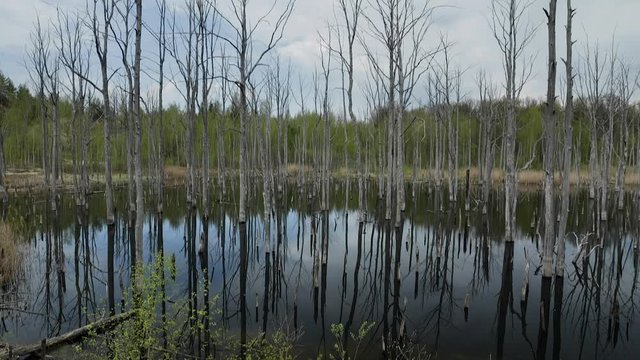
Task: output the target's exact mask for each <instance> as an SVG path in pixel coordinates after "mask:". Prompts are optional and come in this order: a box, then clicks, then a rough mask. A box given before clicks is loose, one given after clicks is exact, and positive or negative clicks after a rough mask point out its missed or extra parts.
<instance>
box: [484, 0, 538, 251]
mask: <svg viewBox="0 0 640 360" xmlns="http://www.w3.org/2000/svg"><path fill="white" fill-rule="evenodd" d="M531 4H532V3H523V2H520V1H518V0H492V2H491V14H492V18H491V23H490V24H491V28H492V31H493V36H494V38H495V39H496V42H497V43H498V47H499V48H500V52H501V53H502V55H503V57H502V61H503V64H502V65H503V68H504V74H505V88H506V106H507V109H506V117H505V133H504V139H503V142H504V147H503V149H504V153H505V156H504V158H505V171H506V174H505V183H504V190H505V208H504V209H505V211H504V214H505V240H506V241H509V242H510V241H513V240H514V239H513V238H514V234H515V210H516V204H517V201H518V195H517V180H518V179H517V177H518V174H517V169H516V105H517V103H518V99H519V97H520V93H521V92H522V88H523V87H524V84H525V83H526V82H527V80H528V79H529V77H530V75H531V66H532V64H531V62H527V59H526V58H525V49H526V47H527V45H528V44H529V43H530V42H531V40H532V38H533V34H534V32H535V29H534V28H532V27H531V26H529V25H528V24H527V23H525V16H526V11H527V10H528V8H529V7H530V6H531Z"/></svg>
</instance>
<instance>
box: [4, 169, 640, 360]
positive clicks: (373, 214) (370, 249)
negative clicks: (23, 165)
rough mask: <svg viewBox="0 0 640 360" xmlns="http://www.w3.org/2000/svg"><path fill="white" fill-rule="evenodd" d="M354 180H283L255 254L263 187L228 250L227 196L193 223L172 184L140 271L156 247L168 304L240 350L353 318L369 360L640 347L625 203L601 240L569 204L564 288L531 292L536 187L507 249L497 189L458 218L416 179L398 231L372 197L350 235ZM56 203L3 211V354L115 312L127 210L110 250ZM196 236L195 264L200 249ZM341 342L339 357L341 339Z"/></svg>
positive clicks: (600, 353) (459, 210)
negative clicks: (200, 315)
mask: <svg viewBox="0 0 640 360" xmlns="http://www.w3.org/2000/svg"><path fill="white" fill-rule="evenodd" d="M356 185H357V184H356V183H355V182H353V183H351V185H350V189H351V190H350V193H349V194H348V195H347V193H346V185H345V182H344V181H342V182H334V183H332V193H331V196H330V202H331V209H330V210H329V211H328V212H321V211H318V207H317V204H318V201H317V199H316V200H314V199H311V198H310V197H309V196H307V195H306V194H307V191H306V190H305V191H300V190H301V189H298V188H297V186H291V187H290V188H288V189H286V190H285V193H284V194H281V195H278V197H277V199H276V201H275V203H276V209H274V215H273V217H272V220H273V221H272V223H271V241H270V249H269V250H270V252H269V255H268V257H267V255H266V254H265V242H264V232H263V228H264V221H263V209H262V205H261V204H262V192H261V190H259V189H258V190H256V191H254V192H252V195H251V198H252V201H251V202H250V209H249V211H248V220H247V223H246V227H247V244H248V246H247V248H246V249H243V248H242V247H241V246H240V236H239V228H238V224H237V221H236V213H237V205H236V201H234V200H233V199H235V198H236V197H235V196H231V195H229V196H227V198H228V199H227V201H224V202H222V203H216V204H215V205H213V206H212V207H211V211H210V219H209V221H208V224H206V225H205V224H203V222H202V219H201V216H200V214H198V213H194V212H189V211H187V209H186V207H185V204H186V201H185V194H184V193H185V191H184V189H183V188H169V189H167V190H166V194H165V203H164V209H165V211H164V214H163V218H162V219H161V221H160V222H159V223H160V226H158V219H157V217H156V215H155V213H151V212H150V213H148V214H145V223H144V237H145V248H144V262H145V263H147V264H153V262H154V261H155V259H156V257H157V256H158V253H159V252H160V250H162V252H163V253H164V259H165V263H172V262H173V258H175V274H173V273H172V271H170V270H166V271H165V278H166V288H165V291H166V295H167V298H168V299H171V302H172V303H184V304H185V305H184V306H188V307H189V308H190V309H192V310H194V309H198V310H204V309H205V307H204V305H203V304H204V303H205V302H206V303H209V304H211V306H210V307H209V308H208V309H206V310H207V311H206V313H207V314H208V316H207V315H204V316H206V317H207V318H208V319H209V320H210V326H212V327H213V326H215V327H216V329H219V330H220V331H221V332H222V333H224V334H225V335H224V336H225V337H229V338H238V337H239V336H241V335H242V334H241V333H242V332H243V329H245V327H246V333H247V336H248V337H249V338H251V337H255V336H258V335H259V333H260V332H263V331H264V332H266V333H267V334H270V333H273V332H275V331H278V330H279V331H283V332H285V333H287V334H289V335H290V336H292V337H295V353H296V354H298V355H299V356H300V357H302V358H307V357H315V356H316V354H318V353H322V354H323V355H324V357H328V355H329V354H330V353H332V352H333V350H334V343H335V341H336V336H335V335H334V334H332V333H331V331H330V329H331V325H332V324H339V323H340V324H343V325H344V327H345V329H347V331H350V332H357V331H358V328H359V327H360V325H361V324H362V323H363V322H365V321H372V322H374V325H373V327H372V329H371V330H370V331H369V332H368V334H367V336H366V339H364V340H363V341H362V343H361V344H360V347H359V350H360V353H359V354H361V355H366V356H367V358H371V357H382V356H383V352H382V351H383V346H384V347H385V348H387V349H388V348H390V347H391V346H392V345H391V344H390V343H389V339H392V340H393V339H402V340H397V341H399V342H400V341H401V342H402V343H403V344H405V347H404V348H403V349H406V351H407V352H411V353H412V354H418V353H419V354H421V356H426V355H427V354H431V355H432V357H436V356H437V357H440V358H443V359H492V358H498V359H500V358H505V359H543V358H550V359H551V358H553V359H560V358H565V359H569V358H572V359H632V358H638V356H640V342H638V341H633V339H634V338H635V337H636V336H639V335H640V321H639V319H638V314H637V307H638V305H640V295H638V292H637V290H636V288H637V285H638V282H639V281H638V266H639V261H638V253H637V251H634V241H635V238H636V233H637V229H636V226H635V225H634V224H637V223H638V220H637V219H638V213H637V210H636V209H635V208H634V207H633V206H631V204H633V203H634V202H633V200H634V198H633V197H632V194H629V195H628V199H627V201H626V204H627V205H628V206H627V207H628V208H627V209H625V210H624V211H618V212H615V211H612V212H610V214H611V216H610V220H609V222H607V223H605V224H600V225H599V227H598V228H599V229H598V232H599V233H600V236H597V235H595V234H594V233H593V231H592V229H594V224H593V221H592V213H593V203H592V201H590V200H589V199H588V194H587V193H586V192H583V191H576V192H574V193H572V194H571V209H570V214H569V220H568V225H567V229H568V231H570V232H571V234H570V235H569V236H568V240H567V242H566V245H567V249H566V273H565V277H564V279H563V280H562V279H559V278H553V279H551V281H546V280H543V279H542V276H541V273H542V272H541V268H540V266H541V255H540V254H541V251H542V242H541V240H540V239H539V235H538V234H540V233H542V232H543V230H542V225H541V224H539V221H538V220H537V218H538V215H539V214H542V209H541V206H542V203H543V199H542V197H541V194H540V193H538V192H535V191H522V192H521V193H520V195H519V200H518V208H517V220H516V223H517V230H516V239H515V241H514V242H513V243H505V242H504V240H503V237H504V225H503V223H504V214H503V211H504V209H503V206H502V204H503V195H502V193H501V192H500V191H494V192H493V193H492V196H491V204H490V205H491V206H489V215H488V216H483V215H481V214H480V207H479V206H478V204H477V203H476V202H475V201H473V200H472V202H471V208H470V209H469V211H465V207H464V199H463V198H462V199H460V200H459V201H458V202H457V204H450V203H449V201H448V195H447V192H446V189H441V190H436V189H435V188H433V187H429V185H427V184H423V185H419V186H418V188H416V194H417V195H416V199H415V200H411V196H410V194H411V186H410V185H408V186H407V209H406V213H405V214H404V222H403V224H402V226H401V227H399V228H396V227H394V224H386V223H385V221H384V219H383V216H384V211H382V210H383V209H382V208H381V206H380V204H381V203H382V201H379V200H378V199H377V191H375V189H374V188H373V187H372V188H370V189H369V191H367V193H368V194H370V196H368V198H367V215H368V216H367V221H366V222H364V223H363V224H362V225H360V224H359V221H358V211H357V188H356ZM307 190H308V189H307ZM476 190H477V189H474V191H476ZM474 197H476V196H474ZM61 202H62V206H61V210H60V213H59V214H58V215H57V216H53V215H52V214H50V213H48V211H47V209H48V206H47V203H46V196H37V195H26V194H23V195H16V196H14V197H12V198H11V199H10V206H9V208H8V210H7V212H6V214H5V216H6V219H7V221H8V222H9V223H10V224H12V225H13V227H14V228H16V229H19V230H20V233H22V234H24V235H25V237H26V239H25V240H24V243H23V244H22V245H21V248H22V251H23V253H24V260H23V264H22V266H21V271H20V272H19V276H18V279H17V280H16V281H15V283H14V284H12V285H9V286H5V287H4V288H3V289H1V290H0V294H2V298H0V306H2V307H0V317H1V321H0V342H6V343H11V344H23V343H32V342H38V341H39V340H40V339H42V338H44V337H50V336H55V335H57V334H62V333H65V332H67V331H70V330H72V329H74V328H77V327H79V326H82V325H85V324H87V323H90V322H91V321H93V320H95V319H96V317H97V316H100V314H104V313H106V312H108V311H109V307H110V303H111V306H113V308H114V311H115V312H116V313H119V312H122V311H123V310H126V308H128V307H129V302H128V301H125V299H127V298H128V295H127V294H128V293H129V292H130V286H129V283H130V274H131V261H132V259H131V244H130V242H129V237H128V235H127V222H126V213H125V214H123V213H122V211H121V210H120V211H119V212H120V213H119V216H118V220H117V223H116V227H115V233H114V237H113V253H112V254H111V253H110V251H109V250H110V249H109V248H110V246H109V241H108V236H107V235H108V232H107V226H106V223H105V210H104V208H105V206H104V198H103V196H102V194H95V195H92V196H91V198H90V205H89V211H88V212H82V211H78V210H77V209H76V208H75V205H74V202H73V199H72V196H71V195H63V196H62V199H61ZM116 204H117V207H118V209H125V208H126V191H119V192H118V193H117V199H116ZM150 207H151V203H150V202H149V203H148V204H147V206H146V209H149V208H150ZM381 214H382V216H380V215H381ZM205 228H206V230H205ZM204 231H206V232H207V234H208V236H207V237H208V240H207V246H205V249H204V251H205V254H197V252H198V250H200V245H199V244H200V242H201V241H202V240H200V239H201V234H202V233H203V232H204ZM160 235H161V236H160ZM159 238H160V239H159ZM203 238H204V237H203ZM325 239H326V243H325ZM579 242H584V244H583V245H582V249H583V251H582V252H581V254H580V256H578V253H579V249H580V248H579V247H578V243H579ZM325 244H326V247H325V248H324V250H323V245H325ZM110 259H112V264H113V268H111V266H110V263H111V262H110ZM574 260H576V261H575V263H574ZM243 264H246V269H245V271H243V268H242V266H241V265H243ZM527 264H528V265H527ZM174 275H175V279H174ZM110 276H112V277H111V280H110ZM205 276H206V280H205V278H204V277H205ZM205 282H206V284H205ZM110 284H112V286H109V285H110ZM527 284H528V285H527ZM242 287H244V288H245V291H244V293H246V306H245V307H244V308H243V307H242V306H241V296H240V295H241V288H242ZM110 288H111V289H110ZM205 290H208V291H205ZM190 294H197V295H194V296H190ZM110 297H112V299H110ZM206 297H208V298H209V299H208V300H209V301H206V300H207V299H206ZM243 310H244V311H243ZM175 316H176V317H177V318H178V319H179V318H180V317H179V316H180V315H179V314H176V315H175ZM243 320H244V322H245V324H244V325H245V326H243V324H242V323H243ZM185 321H187V320H185ZM180 324H181V325H182V323H180ZM191 325H193V324H191ZM185 326H186V325H185ZM201 336H204V335H203V334H200V333H199V332H198V334H197V335H190V336H187V337H186V338H188V340H187V343H186V344H187V345H185V346H186V347H187V349H191V351H190V352H191V353H193V354H196V355H198V354H200V355H202V348H201V347H200V346H198V344H199V343H201V341H202V337H201ZM383 338H387V341H386V342H385V343H384V344H383ZM199 339H200V341H199ZM348 341H349V342H348V345H347V346H348V348H349V349H351V350H350V351H353V350H354V348H355V341H354V340H353V339H349V340H348ZM219 347H220V348H221V349H222V348H223V344H219ZM196 349H198V350H196ZM187 351H188V350H187ZM220 351H222V350H220Z"/></svg>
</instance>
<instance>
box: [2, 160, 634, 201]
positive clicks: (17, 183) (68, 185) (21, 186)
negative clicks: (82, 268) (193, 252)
mask: <svg viewBox="0 0 640 360" xmlns="http://www.w3.org/2000/svg"><path fill="white" fill-rule="evenodd" d="M300 171H304V172H305V177H306V178H307V179H308V178H309V177H311V176H315V171H314V170H313V169H312V168H311V167H305V168H301V167H299V166H297V165H289V166H288V167H287V172H288V175H289V178H290V181H296V179H297V177H298V175H299V173H300ZM186 173H187V171H186V168H185V167H181V166H167V167H166V168H165V179H166V181H165V184H166V185H167V186H175V185H182V184H184V179H185V177H186ZM229 173H230V174H236V173H237V172H236V171H235V170H232V171H230V172H229ZM611 174H613V175H615V171H612V172H611ZM356 176H357V174H356V172H355V169H347V168H344V167H340V168H337V169H334V171H333V172H332V177H333V178H335V179H344V178H347V177H348V178H355V177H356ZM441 176H442V182H443V184H445V185H446V184H447V182H448V176H449V172H448V171H447V170H446V169H445V170H443V171H442V173H441ZM215 177H216V171H215V170H213V169H212V171H211V178H212V181H215V180H214V179H215ZM369 177H370V178H371V179H377V177H378V174H376V173H370V174H369ZM469 177H470V180H471V183H472V184H474V185H477V184H479V183H480V171H479V169H478V168H476V167H473V168H471V169H470V171H469ZM412 178H413V170H412V169H411V168H405V180H407V181H411V180H412ZM435 178H436V172H435V170H433V169H420V170H418V172H417V175H416V180H417V181H418V182H428V181H435ZM465 178H466V169H461V170H459V171H458V181H459V182H460V183H464V181H465ZM112 179H113V184H114V186H115V187H122V186H125V185H126V184H127V182H128V178H127V174H126V173H115V174H113V175H112ZM491 179H492V181H493V185H494V186H499V185H500V184H502V182H503V181H504V172H503V171H502V170H499V169H494V170H493V172H492V173H491ZM555 179H556V185H558V186H560V183H561V178H560V174H559V173H556V175H555ZM543 180H544V172H543V171H542V170H524V171H521V172H520V173H519V174H518V183H519V184H520V185H522V186H524V187H536V186H540V187H541V186H542V183H543ZM589 181H590V173H589V171H587V170H581V171H580V172H579V173H578V172H576V171H573V172H571V174H570V183H571V185H572V186H578V185H579V186H587V185H588V184H589ZM5 182H6V188H7V191H8V192H9V193H10V194H11V193H14V192H24V191H40V190H43V189H44V188H45V186H44V184H45V182H44V176H43V174H42V170H41V169H28V170H13V171H8V172H7V175H6V178H5ZM90 182H91V189H92V191H98V192H99V191H102V190H104V189H103V186H104V183H105V178H104V174H103V173H94V174H91V175H90ZM609 182H610V183H612V184H613V183H614V182H615V177H614V176H611V177H610V179H609ZM625 185H627V186H631V187H635V186H640V174H638V173H636V172H630V171H628V172H627V174H626V176H625ZM60 189H61V190H63V191H72V190H73V175H72V174H70V173H65V174H63V178H62V183H61V185H60Z"/></svg>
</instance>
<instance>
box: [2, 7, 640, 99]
mask: <svg viewBox="0 0 640 360" xmlns="http://www.w3.org/2000/svg"><path fill="white" fill-rule="evenodd" d="M230 1H231V0H218V5H219V6H220V7H221V9H223V10H224V12H225V13H227V14H230V10H231V6H230ZM416 1H417V0H416ZM490 1H491V0H433V1H432V2H431V4H432V5H434V6H438V8H437V9H436V10H435V13H434V18H433V20H434V25H433V27H432V29H431V33H430V34H429V36H428V39H429V40H428V44H427V46H429V44H431V45H433V44H434V43H435V42H437V41H438V38H439V35H440V33H444V34H446V35H447V36H448V38H449V40H450V41H452V42H454V43H455V46H454V48H453V50H452V52H453V55H454V58H453V62H454V63H455V65H457V66H459V67H460V68H462V69H467V73H466V74H465V79H464V84H465V87H466V91H465V92H466V93H468V94H470V96H473V95H474V93H473V87H474V82H473V79H474V76H475V73H476V72H477V71H478V70H480V69H485V70H486V71H487V72H488V73H489V75H491V76H492V77H493V80H494V82H495V83H496V84H501V83H502V82H503V75H502V65H501V57H500V54H499V51H498V48H497V46H496V44H495V40H494V38H493V36H492V34H491V30H490V27H489V25H488V17H489V16H490V10H489V6H490V3H491V2H490ZM365 2H366V1H365ZM283 3H284V1H283V0H280V1H279V5H277V6H276V8H275V9H274V10H273V12H272V15H271V16H270V17H268V18H267V19H265V22H264V23H263V24H261V29H264V30H262V31H258V32H257V33H256V34H255V35H256V38H257V40H258V44H264V43H265V42H266V41H267V36H268V35H269V30H270V29H271V28H272V26H273V21H274V17H275V16H277V14H278V13H279V12H280V11H281V10H282V6H283ZM420 3H422V1H420ZM84 4H85V1H84V0H2V1H0V34H2V36H0V70H1V71H3V72H4V73H6V74H7V75H8V76H10V77H11V78H12V79H14V81H15V82H16V83H27V82H28V81H29V74H28V72H27V70H26V69H25V66H24V65H23V64H24V61H25V58H26V49H27V48H28V46H29V42H30V40H29V34H30V32H31V31H32V29H33V23H34V21H35V19H36V16H39V17H40V18H41V21H42V22H43V24H46V23H49V22H50V21H53V20H55V16H56V11H57V9H58V8H60V9H61V10H63V11H64V10H68V9H80V10H82V9H84ZM183 4H184V2H183V1H182V0H169V6H170V7H171V8H175V9H176V10H177V11H180V9H182V8H183ZM249 4H250V6H249V9H248V17H249V18H251V19H253V21H256V20H255V19H258V18H259V17H260V15H262V14H264V13H265V12H266V11H268V10H269V9H270V8H271V5H272V4H273V2H272V1H271V0H252V1H250V3H249ZM334 4H335V2H334V0H298V1H297V2H296V5H295V9H294V12H293V14H292V16H291V19H290V21H289V24H288V25H287V29H286V32H285V37H284V39H283V40H282V43H281V46H280V47H279V48H278V49H277V52H275V53H274V55H278V56H280V58H281V60H282V61H283V62H284V63H287V62H288V61H290V62H291V66H292V68H293V71H294V74H293V78H294V79H297V78H298V76H299V75H300V76H302V77H303V78H304V79H305V82H306V83H307V85H308V87H309V88H310V84H311V73H312V72H313V70H314V68H316V67H317V66H319V39H318V32H323V33H325V32H326V26H327V22H333V21H335V20H334ZM547 5H548V2H547V1H543V0H534V3H533V5H532V7H531V9H530V10H531V12H530V13H529V14H528V15H529V18H530V20H531V21H532V22H533V23H537V24H540V25H541V26H540V27H539V29H538V33H537V34H536V36H535V38H534V40H533V42H532V43H531V46H530V48H529V53H530V54H537V58H536V63H535V66H534V76H533V77H532V81H531V82H530V83H529V84H528V85H527V86H526V87H525V90H524V94H523V95H524V96H530V97H535V98H540V97H542V96H543V94H544V90H545V84H544V78H545V76H544V74H545V72H546V46H545V45H546V44H545V43H546V28H545V26H544V25H545V24H544V21H545V19H544V14H543V12H542V8H543V7H545V6H547ZM573 5H574V7H576V8H577V14H576V17H575V23H574V37H575V39H576V40H577V42H578V43H577V45H576V48H575V51H576V52H577V58H579V56H578V55H579V53H580V52H581V51H582V50H583V48H584V45H585V43H586V41H587V38H588V39H589V41H591V42H595V41H598V42H599V43H600V45H601V47H602V48H603V49H608V48H609V47H610V43H611V40H612V38H613V35H614V34H615V39H616V41H617V42H618V50H619V53H620V57H621V58H624V59H625V60H626V61H628V62H630V64H631V66H632V69H635V70H638V69H639V68H640V64H639V63H638V59H640V27H638V26H637V24H636V23H637V14H639V13H640V1H638V0H608V1H602V0H582V1H574V4H573ZM155 11H156V10H155V2H154V1H145V14H144V17H145V19H146V20H147V21H148V22H149V24H153V25H155V23H157V14H156V13H155ZM565 19H566V9H565V3H564V2H563V1H560V2H559V6H558V20H557V23H558V41H557V44H558V55H559V56H561V57H564V54H565V45H564V31H563V29H564V24H565ZM360 24H361V29H363V30H364V29H365V27H366V26H367V24H366V21H365V20H364V19H363V20H361V23H360ZM587 34H588V36H587ZM144 42H145V43H144V44H143V49H144V51H145V54H146V56H145V58H144V62H145V64H144V66H146V67H148V68H150V70H149V72H150V73H151V74H152V75H153V73H154V71H155V70H154V69H155V67H156V65H155V64H154V61H155V60H154V59H155V57H156V55H155V54H156V52H157V50H156V46H155V45H154V41H153V39H152V38H151V37H150V36H147V37H145V39H144ZM111 49H112V51H114V52H115V51H117V48H116V47H115V46H112V48H111ZM363 55H364V51H363V50H362V49H360V48H358V49H356V56H357V57H358V58H359V59H360V62H361V63H365V62H366V61H364V59H363ZM112 63H113V66H114V67H115V66H117V65H118V63H117V61H113V62H112ZM167 63H172V60H171V59H169V58H168V59H167ZM94 67H95V66H94ZM561 72H562V71H560V73H561ZM298 73H300V74H298ZM368 76H370V74H368V73H367V70H366V66H358V68H357V74H356V90H357V91H360V92H361V86H362V85H363V84H364V82H365V79H366V78H367V77H368ZM146 81H147V82H148V84H147V86H148V87H152V86H153V84H154V82H153V81H152V80H151V79H147V80H146ZM334 81H335V82H336V83H337V81H338V76H335V77H334ZM296 82H297V81H296ZM170 87H172V85H171V86H169V85H168V88H167V91H166V92H167V96H168V99H167V103H170V102H177V103H179V102H181V97H180V95H179V92H178V91H177V89H175V88H173V89H171V88H170ZM334 88H337V86H334ZM422 96H424V95H422ZM357 97H358V98H359V99H358V100H357V102H358V104H359V106H363V105H364V100H363V96H362V95H359V96H357ZM310 101H312V100H307V103H309V102H310ZM417 102H422V103H424V101H417ZM334 103H335V104H338V103H339V102H338V101H334Z"/></svg>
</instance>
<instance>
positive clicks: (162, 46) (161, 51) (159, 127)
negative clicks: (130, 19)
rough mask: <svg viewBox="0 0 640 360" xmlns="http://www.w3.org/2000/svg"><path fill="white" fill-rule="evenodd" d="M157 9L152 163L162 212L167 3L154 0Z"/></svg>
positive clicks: (157, 198) (163, 0) (159, 208)
mask: <svg viewBox="0 0 640 360" xmlns="http://www.w3.org/2000/svg"><path fill="white" fill-rule="evenodd" d="M156 5H157V7H158V10H159V18H160V19H159V20H160V24H159V26H160V27H159V31H158V109H157V112H158V119H157V122H155V124H154V125H155V126H154V137H155V138H156V140H155V148H156V156H155V160H156V162H155V164H154V172H155V176H154V179H155V188H156V189H155V194H156V201H157V203H156V212H157V213H158V214H162V213H163V204H164V199H163V197H164V105H163V100H164V62H165V58H166V51H167V37H166V18H167V3H166V0H156Z"/></svg>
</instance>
